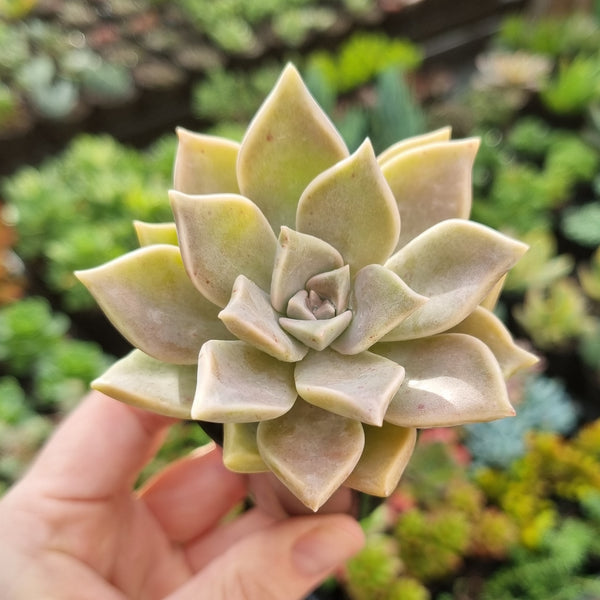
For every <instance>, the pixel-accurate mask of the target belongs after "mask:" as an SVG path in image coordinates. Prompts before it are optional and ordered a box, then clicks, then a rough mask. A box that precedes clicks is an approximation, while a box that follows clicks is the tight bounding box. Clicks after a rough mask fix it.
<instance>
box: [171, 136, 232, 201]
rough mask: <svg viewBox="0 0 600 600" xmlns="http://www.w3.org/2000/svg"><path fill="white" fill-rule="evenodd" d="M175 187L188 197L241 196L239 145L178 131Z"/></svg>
mask: <svg viewBox="0 0 600 600" xmlns="http://www.w3.org/2000/svg"><path fill="white" fill-rule="evenodd" d="M177 137H178V138H179V144H178V146H177V153H176V155H175V167H174V169H173V185H174V188H175V189H176V190H177V191H179V192H183V193H184V194H190V195H197V194H225V193H231V194H238V193H239V191H240V190H239V186H238V183H237V175H236V162H237V157H238V151H239V148H240V145H239V144H238V143H237V142H232V141H231V140H226V139H224V138H220V137H215V136H212V135H204V134H202V133H194V132H192V131H188V130H187V129H183V128H182V127H178V128H177Z"/></svg>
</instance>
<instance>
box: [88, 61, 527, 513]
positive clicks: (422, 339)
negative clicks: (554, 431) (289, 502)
mask: <svg viewBox="0 0 600 600" xmlns="http://www.w3.org/2000/svg"><path fill="white" fill-rule="evenodd" d="M449 137H450V131H449V130H448V129H442V130H439V131H435V132H433V133H429V134H425V135H423V136H420V137H417V138H411V139H408V140H405V141H403V142H401V143H399V144H397V145H395V146H393V147H392V148H390V149H388V150H386V151H385V152H383V153H382V154H381V155H379V156H376V155H375V154H374V152H373V150H372V147H371V144H370V142H369V141H365V142H364V144H363V145H362V146H360V148H358V150H357V151H356V152H355V153H353V154H351V155H350V153H349V151H348V150H347V148H346V146H345V144H344V142H343V141H342V138H341V137H340V135H339V134H338V132H337V131H336V130H335V128H334V126H333V125H332V124H331V122H330V120H329V119H328V118H327V116H326V115H325V114H324V113H323V111H322V109H321V108H320V107H319V105H318V104H317V103H316V102H315V101H314V99H313V98H312V96H311V95H310V94H309V92H308V90H307V88H306V86H305V85H304V83H303V81H302V79H301V77H300V75H299V74H298V72H297V70H296V69H295V68H294V67H293V66H292V65H288V66H287V67H286V68H285V69H284V71H283V73H282V75H281V77H280V79H279V80H278V82H277V83H276V85H275V87H274V89H273V90H272V92H271V93H270V95H269V96H268V97H267V99H266V100H265V102H264V104H263V105H262V107H261V108H260V109H259V111H258V113H257V114H256V116H255V117H254V119H253V121H252V122H251V124H250V126H249V128H248V130H247V132H246V134H245V136H244V138H243V140H242V142H241V144H237V143H235V142H231V141H228V140H225V139H222V138H217V137H211V136H205V135H200V134H195V133H192V132H189V131H185V130H179V141H180V143H179V147H178V150H177V155H176V160H175V175H174V190H173V191H172V192H171V193H170V199H171V204H172V207H173V212H174V217H175V219H174V220H175V223H165V224H144V223H137V229H138V234H139V237H140V241H141V244H142V247H141V248H140V249H138V250H135V251H133V252H130V253H128V254H126V255H124V256H122V257H120V258H117V259H115V260H113V261H110V262H109V263H107V264H105V265H102V266H99V267H96V268H93V269H89V270H86V271H82V272H79V273H78V276H79V278H80V280H81V281H82V282H83V283H84V284H85V285H86V286H87V287H88V289H89V290H90V291H91V293H92V294H93V295H94V296H95V297H96V299H97V301H98V303H99V305H100V306H101V308H102V309H103V310H104V311H105V313H106V314H107V316H108V317H109V318H110V319H111V320H112V322H113V323H114V325H115V326H116V327H117V328H118V329H119V330H120V331H121V332H122V333H123V335H124V336H125V337H126V338H127V339H128V340H129V341H130V342H131V343H132V344H133V345H134V346H135V347H136V349H135V350H133V351H132V352H131V353H130V354H129V355H127V356H126V357H125V358H123V359H121V360H120V361H118V362H117V363H115V365H113V366H112V367H111V368H110V369H109V370H108V371H107V372H106V373H105V374H104V375H102V376H101V377H100V378H98V379H97V380H96V381H95V382H94V384H93V385H94V387H95V388H97V389H99V390H101V391H103V392H105V393H107V394H109V395H111V396H113V397H115V398H117V399H120V400H122V401H125V402H129V403H132V404H135V405H138V406H143V407H146V408H148V409H151V410H154V411H157V412H160V413H164V414H167V415H172V416H176V417H180V418H183V419H190V418H191V419H196V420H199V421H202V422H206V421H209V422H214V423H222V424H223V433H224V444H223V445H224V448H223V451H224V462H225V464H226V465H227V466H228V467H229V468H231V469H233V470H236V471H240V472H247V473H255V472H268V471H271V472H272V473H274V474H275V475H276V476H277V477H278V478H279V479H280V480H281V481H282V482H283V484H285V486H287V488H288V489H289V490H290V491H291V492H292V493H293V494H294V495H295V496H296V497H297V498H298V499H300V500H301V501H302V502H303V503H304V504H305V505H306V506H307V507H309V508H310V509H312V510H315V511H316V510H317V509H319V507H320V506H322V505H323V504H324V503H325V502H326V500H327V499H328V498H329V497H330V496H331V495H332V494H333V493H334V492H335V491H336V490H337V489H338V488H339V487H341V486H344V485H345V486H349V487H350V488H353V489H356V490H359V491H362V492H365V493H368V494H373V495H377V496H386V495H389V494H390V493H391V492H392V491H393V490H394V488H395V487H396V485H397V482H398V480H399V478H400V476H401V474H402V471H403V469H404V467H405V466H406V464H407V461H408V460H409V457H410V455H411V453H412V451H413V447H414V443H415V438H416V430H417V428H420V427H434V426H447V425H448V426H449V425H457V424H459V423H466V422H473V421H487V420H492V419H497V418H502V417H505V416H508V415H512V414H514V410H513V408H512V407H511V405H510V403H509V401H508V398H507V392H506V387H505V382H504V376H505V375H507V374H509V373H510V372H512V371H514V370H515V369H518V368H520V367H523V366H525V365H527V364H530V363H531V362H535V358H534V357H532V356H531V355H530V354H528V353H526V352H524V351H522V350H520V349H518V347H517V346H516V345H515V344H514V343H513V342H512V339H511V337H510V335H509V333H508V331H507V330H506V329H505V328H504V327H503V326H502V324H501V323H500V322H499V321H498V320H497V319H496V318H495V317H494V316H493V315H492V313H491V312H490V311H489V310H488V309H486V308H484V307H483V306H481V303H482V301H483V300H484V299H487V300H486V302H488V301H489V297H490V294H492V295H493V294H494V291H496V292H497V289H498V282H499V281H501V279H502V277H503V276H504V274H505V273H506V271H507V270H508V269H510V268H511V267H512V265H513V264H515V262H516V261H517V260H518V258H519V257H520V256H521V255H522V254H523V253H524V252H525V250H526V246H525V244H522V243H520V242H518V241H515V240H512V239H510V238H508V237H506V236H504V235H502V234H500V233H498V232H496V231H494V230H491V229H489V228H487V227H485V226H483V225H479V224H476V223H473V222H470V221H469V220H468V215H469V211H470V203H471V191H470V187H471V168H472V164H473V160H474V155H475V153H476V150H477V146H478V141H477V140H476V139H467V140H459V141H450V140H449ZM401 221H402V229H401ZM276 232H277V233H276Z"/></svg>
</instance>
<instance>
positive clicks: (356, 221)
mask: <svg viewBox="0 0 600 600" xmlns="http://www.w3.org/2000/svg"><path fill="white" fill-rule="evenodd" d="M296 220H297V229H298V231H302V232H303V233H308V234H310V235H314V236H315V237H318V238H320V239H322V240H324V241H326V242H328V243H329V244H331V245H332V246H333V247H334V248H336V249H337V250H339V252H340V253H341V254H342V256H343V257H344V262H346V263H347V264H349V265H350V270H351V272H352V273H353V274H356V272H357V271H359V270H360V269H361V268H362V267H364V266H365V265H368V264H371V263H379V264H381V263H383V262H384V261H385V260H386V258H388V257H389V256H390V254H391V253H392V252H393V251H394V249H395V248H396V244H397V243H398V236H399V233H400V217H399V214H398V208H397V205H396V200H395V199H394V195H393V194H392V192H391V190H390V188H389V185H388V184H387V182H386V180H385V178H384V177H383V175H382V173H381V169H380V168H379V165H378V164H377V159H376V158H375V154H374V152H373V147H372V146H371V143H370V142H369V141H368V140H366V141H365V142H364V143H363V144H362V145H361V146H360V148H359V149H358V150H357V151H356V152H355V153H354V154H353V155H352V156H350V157H348V158H347V159H345V160H342V161H340V162H339V163H337V164H336V165H335V166H333V167H331V168H330V169H328V170H327V171H325V172H324V173H321V175H319V176H318V177H316V178H315V179H314V180H313V181H312V182H311V183H310V185H309V186H308V187H307V188H306V190H304V193H303V194H302V197H301V198H300V202H299V204H298V214H297V217H296Z"/></svg>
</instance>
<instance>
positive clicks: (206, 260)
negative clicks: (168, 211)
mask: <svg viewBox="0 0 600 600" xmlns="http://www.w3.org/2000/svg"><path fill="white" fill-rule="evenodd" d="M169 196H170V198H171V204H172V206H173V212H174V214H175V222H176V224H177V234H178V236H179V245H180V247H181V254H182V256H183V262H184V263H185V267H186V269H187V272H188V275H189V276H190V279H191V280H192V282H193V283H194V285H195V286H196V287H197V288H198V289H199V290H200V291H201V292H202V294H203V295H204V296H206V297H207V298H208V299H209V300H211V301H212V302H214V303H215V304H216V305H217V306H221V307H223V306H225V305H226V304H227V302H228V301H229V297H230V295H231V288H232V287H233V282H234V281H235V279H236V277H237V276H238V275H240V274H243V275H246V276H247V277H249V278H250V279H252V281H254V283H256V284H257V285H259V286H260V287H261V288H263V289H264V290H268V289H270V287H271V272H272V270H273V261H274V259H275V248H276V246H277V238H276V237H275V234H274V233H273V230H272V229H271V227H270V225H269V223H268V222H267V220H266V219H265V217H264V215H263V214H262V213H261V212H260V210H259V209H258V208H257V207H256V205H255V204H253V203H252V202H251V201H250V200H248V199H247V198H244V197H243V196H236V195H235V194H214V195H206V196H188V195H186V194H180V193H179V192H176V191H171V192H170V194H169Z"/></svg>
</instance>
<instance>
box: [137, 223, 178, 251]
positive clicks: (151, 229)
mask: <svg viewBox="0 0 600 600" xmlns="http://www.w3.org/2000/svg"><path fill="white" fill-rule="evenodd" d="M133 226H134V227H135V233H136V235H137V238H138V241H139V243H140V246H151V245H152V244H171V246H177V245H178V244H179V242H178V241H177V228H176V227H175V223H144V221H134V222H133Z"/></svg>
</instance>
